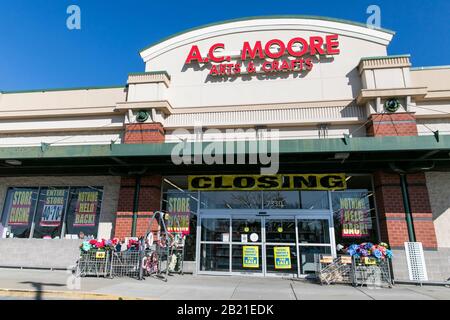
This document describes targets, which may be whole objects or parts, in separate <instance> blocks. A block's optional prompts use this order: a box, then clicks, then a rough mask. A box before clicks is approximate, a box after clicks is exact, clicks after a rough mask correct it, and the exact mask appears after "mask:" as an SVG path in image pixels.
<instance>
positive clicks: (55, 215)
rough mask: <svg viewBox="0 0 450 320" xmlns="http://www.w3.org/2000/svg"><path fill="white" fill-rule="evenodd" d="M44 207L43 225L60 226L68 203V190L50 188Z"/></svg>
mask: <svg viewBox="0 0 450 320" xmlns="http://www.w3.org/2000/svg"><path fill="white" fill-rule="evenodd" d="M43 198H44V199H43V200H41V201H43V203H44V205H43V207H42V218H41V222H40V225H41V227H58V226H59V225H60V224H61V219H62V215H63V211H64V204H65V203H66V198H67V191H66V190H65V189H48V190H47V192H46V193H45V195H44V197H43Z"/></svg>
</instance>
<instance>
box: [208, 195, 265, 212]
mask: <svg viewBox="0 0 450 320" xmlns="http://www.w3.org/2000/svg"><path fill="white" fill-rule="evenodd" d="M201 197H202V202H201V208H202V209H230V210H232V209H261V205H262V194H261V192H260V191H248V192H247V191H215V192H202V193H201Z"/></svg>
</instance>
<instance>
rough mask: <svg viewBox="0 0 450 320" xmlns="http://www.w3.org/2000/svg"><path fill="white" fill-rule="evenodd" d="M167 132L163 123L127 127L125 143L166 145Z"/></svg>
mask: <svg viewBox="0 0 450 320" xmlns="http://www.w3.org/2000/svg"><path fill="white" fill-rule="evenodd" d="M164 142H165V132H164V127H163V125H162V124H161V123H133V124H127V125H126V127H125V134H124V143H128V144H145V143H164Z"/></svg>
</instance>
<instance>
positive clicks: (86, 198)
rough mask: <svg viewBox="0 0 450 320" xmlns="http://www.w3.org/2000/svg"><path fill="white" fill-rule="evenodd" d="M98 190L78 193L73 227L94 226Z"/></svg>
mask: <svg viewBox="0 0 450 320" xmlns="http://www.w3.org/2000/svg"><path fill="white" fill-rule="evenodd" d="M99 194H100V192H98V191H96V190H94V191H92V190H89V191H80V192H79V193H78V199H77V205H76V209H75V210H76V212H75V222H74V224H73V226H74V227H93V226H95V216H96V215H97V206H98V201H99Z"/></svg>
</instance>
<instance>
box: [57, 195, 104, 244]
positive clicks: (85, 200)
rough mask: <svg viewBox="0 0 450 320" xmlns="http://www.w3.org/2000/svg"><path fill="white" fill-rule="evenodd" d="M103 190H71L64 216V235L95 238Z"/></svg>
mask: <svg viewBox="0 0 450 320" xmlns="http://www.w3.org/2000/svg"><path fill="white" fill-rule="evenodd" d="M102 201H103V189H102V188H100V187H81V188H71V189H70V196H69V207H68V210H67V215H66V219H65V221H66V227H67V230H66V234H68V235H71V236H72V237H76V236H77V235H78V236H79V237H83V236H84V237H94V238H96V237H97V231H98V224H99V220H100V211H101V207H102Z"/></svg>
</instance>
